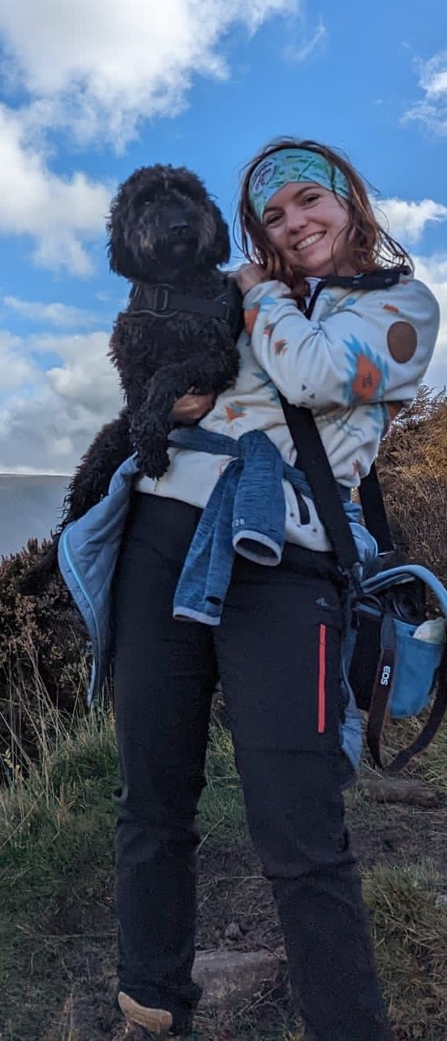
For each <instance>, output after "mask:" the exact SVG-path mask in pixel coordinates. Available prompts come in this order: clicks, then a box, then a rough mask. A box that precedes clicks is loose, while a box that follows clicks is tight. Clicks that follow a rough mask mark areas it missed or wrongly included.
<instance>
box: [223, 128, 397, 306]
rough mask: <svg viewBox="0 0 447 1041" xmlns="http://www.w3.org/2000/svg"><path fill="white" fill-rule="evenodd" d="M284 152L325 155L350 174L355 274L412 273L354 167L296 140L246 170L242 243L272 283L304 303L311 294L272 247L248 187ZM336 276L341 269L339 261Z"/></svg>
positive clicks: (274, 146)
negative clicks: (399, 269) (258, 170)
mask: <svg viewBox="0 0 447 1041" xmlns="http://www.w3.org/2000/svg"><path fill="white" fill-rule="evenodd" d="M281 148H306V149H307V150H308V151H309V152H316V153H317V154H318V155H322V156H323V157H324V159H326V161H327V162H328V163H329V165H330V166H331V167H332V168H334V167H338V169H339V170H341V171H342V173H343V174H344V175H345V177H346V180H347V182H348V185H349V199H348V200H346V205H347V216H348V221H347V233H348V240H349V244H350V250H351V256H350V257H349V261H350V263H351V264H352V266H353V269H354V271H355V273H359V272H361V271H376V270H377V269H378V268H381V267H389V266H390V265H391V266H396V265H397V266H401V265H406V266H408V267H409V268H410V269H411V270H412V271H413V270H414V264H413V261H412V260H411V257H410V256H409V255H408V253H407V252H406V250H405V249H404V248H403V246H401V245H400V244H399V243H398V242H396V240H395V239H393V238H392V237H391V235H389V234H388V232H387V231H385V229H384V228H382V227H381V225H380V224H379V222H378V220H377V218H376V216H375V214H374V211H373V209H372V206H371V203H370V201H369V198H368V194H367V189H366V186H365V183H364V182H363V180H362V178H361V177H360V175H359V174H358V173H357V172H356V170H354V167H353V166H351V163H350V162H349V161H348V160H347V159H346V157H345V156H343V155H342V154H340V153H339V152H337V151H335V150H334V149H332V148H329V147H328V146H327V145H322V144H319V143H318V142H317V141H297V140H296V139H295V138H293V137H281V138H278V139H275V140H273V141H270V143H269V144H268V145H266V146H265V148H263V149H262V151H261V152H259V154H258V155H257V156H256V157H255V158H254V159H253V160H252V161H251V162H250V163H248V165H247V166H246V167H245V171H244V176H243V181H242V189H241V196H240V202H239V207H238V219H239V227H240V243H239V246H240V248H241V249H242V252H243V254H244V256H245V257H246V258H247V260H249V261H256V263H258V264H260V265H261V267H262V268H264V270H265V271H266V273H267V275H268V276H269V278H277V279H279V280H280V281H282V282H285V283H286V285H288V286H290V289H291V290H292V296H294V297H295V298H296V299H298V300H299V299H300V298H303V297H304V296H305V295H306V293H307V291H308V288H307V282H306V277H305V275H304V272H303V273H300V271H299V270H296V269H292V268H291V267H289V265H288V264H286V263H285V262H284V260H283V259H282V257H281V256H280V254H279V253H278V251H277V250H276V249H275V248H274V247H273V246H272V244H271V243H270V242H269V239H268V235H267V231H266V228H265V226H264V225H263V224H262V221H261V220H260V219H259V218H258V217H257V216H256V214H255V212H254V210H253V208H252V206H251V204H250V198H249V183H250V178H251V175H252V173H253V170H254V169H255V167H256V166H257V165H258V163H260V162H261V160H262V159H265V158H266V157H267V156H268V155H270V153H271V152H276V151H278V149H281ZM334 272H335V273H336V267H335V262H334Z"/></svg>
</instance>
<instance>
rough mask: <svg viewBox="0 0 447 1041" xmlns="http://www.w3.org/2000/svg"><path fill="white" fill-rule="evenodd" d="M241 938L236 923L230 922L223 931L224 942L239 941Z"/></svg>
mask: <svg viewBox="0 0 447 1041" xmlns="http://www.w3.org/2000/svg"><path fill="white" fill-rule="evenodd" d="M241 936H242V932H241V929H240V926H239V925H238V923H237V922H230V924H229V925H227V928H226V929H225V939H226V940H240V939H241Z"/></svg>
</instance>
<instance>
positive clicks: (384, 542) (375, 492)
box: [359, 463, 394, 553]
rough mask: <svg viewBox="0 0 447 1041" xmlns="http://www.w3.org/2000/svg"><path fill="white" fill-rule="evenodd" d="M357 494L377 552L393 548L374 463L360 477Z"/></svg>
mask: <svg viewBox="0 0 447 1041" xmlns="http://www.w3.org/2000/svg"><path fill="white" fill-rule="evenodd" d="M359 495H360V502H361V504H362V510H363V516H364V518H365V524H366V527H367V528H368V531H370V532H371V535H373V536H374V538H375V540H376V542H377V546H378V549H379V553H390V552H391V551H392V550H393V549H394V543H393V538H392V535H391V531H390V526H389V524H388V517H387V515H386V509H385V503H384V501H383V495H382V489H381V487H380V481H379V478H378V475H377V470H376V464H375V463H373V464H372V467H371V469H370V471H369V474H368V475H367V477H362V480H361V481H360V488H359Z"/></svg>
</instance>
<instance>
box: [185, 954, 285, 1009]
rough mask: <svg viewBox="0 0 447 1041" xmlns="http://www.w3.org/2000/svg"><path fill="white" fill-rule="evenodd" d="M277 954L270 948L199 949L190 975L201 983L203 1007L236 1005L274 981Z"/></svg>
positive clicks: (277, 964) (227, 1007)
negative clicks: (261, 949)
mask: <svg viewBox="0 0 447 1041" xmlns="http://www.w3.org/2000/svg"><path fill="white" fill-rule="evenodd" d="M278 968H279V962H278V958H277V957H276V956H275V955H274V954H271V952H270V951H227V950H223V949H222V950H218V951H199V952H198V954H197V955H196V958H195V962H194V968H193V977H194V979H195V980H196V982H197V983H199V984H200V986H201V987H203V994H202V998H201V1004H202V1006H204V1007H205V1008H214V1009H229V1008H237V1006H238V1005H239V1004H241V1003H244V1002H246V1001H247V998H251V997H253V995H254V994H256V993H257V992H258V991H259V990H260V989H261V987H262V986H263V985H264V984H266V983H269V984H272V983H274V981H275V978H276V975H277V972H278Z"/></svg>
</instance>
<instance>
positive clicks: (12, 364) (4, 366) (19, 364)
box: [0, 331, 36, 394]
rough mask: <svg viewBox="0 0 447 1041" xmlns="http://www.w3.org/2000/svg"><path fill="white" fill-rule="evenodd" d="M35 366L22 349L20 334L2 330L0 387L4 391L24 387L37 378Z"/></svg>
mask: <svg viewBox="0 0 447 1041" xmlns="http://www.w3.org/2000/svg"><path fill="white" fill-rule="evenodd" d="M35 375H36V373H35V366H34V364H33V362H32V361H31V359H30V358H29V357H27V356H26V354H24V353H23V351H22V341H21V339H20V337H19V336H12V335H11V333H9V332H7V331H0V387H1V390H2V393H3V394H4V393H5V391H7V392H10V391H11V390H13V389H15V388H16V387H23V386H25V385H27V384H30V383H31V382H32V381H33V380H34V379H35Z"/></svg>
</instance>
